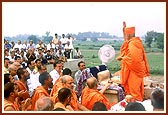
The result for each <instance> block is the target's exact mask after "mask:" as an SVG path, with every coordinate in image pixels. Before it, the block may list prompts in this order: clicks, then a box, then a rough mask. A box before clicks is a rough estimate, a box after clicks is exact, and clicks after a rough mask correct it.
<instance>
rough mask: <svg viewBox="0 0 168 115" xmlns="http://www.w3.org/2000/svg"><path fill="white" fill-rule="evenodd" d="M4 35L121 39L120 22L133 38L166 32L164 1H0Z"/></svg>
mask: <svg viewBox="0 0 168 115" xmlns="http://www.w3.org/2000/svg"><path fill="white" fill-rule="evenodd" d="M2 13H3V14H2V27H3V28H2V29H3V32H2V33H3V35H4V36H15V35H17V34H34V35H40V36H42V35H45V32H46V31H50V33H51V35H52V36H54V33H58V34H59V35H61V34H63V33H64V34H67V33H75V34H77V33H78V32H88V31H91V32H108V33H110V34H111V35H117V36H122V22H123V21H126V23H127V26H135V27H136V35H137V36H143V35H145V34H146V32H147V31H151V30H154V31H157V32H166V2H134V3H133V2H101V3H100V2H85V3H83V2H59V3H58V2H28V3H26V2H2Z"/></svg>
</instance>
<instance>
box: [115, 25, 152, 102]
mask: <svg viewBox="0 0 168 115" xmlns="http://www.w3.org/2000/svg"><path fill="white" fill-rule="evenodd" d="M123 32H124V39H125V40H124V42H125V44H126V45H125V48H124V49H123V51H122V53H123V54H122V55H120V56H118V57H117V60H119V61H122V62H121V71H120V76H121V84H122V85H123V86H124V90H125V94H126V95H132V96H133V97H134V98H135V99H136V100H137V101H143V97H144V81H143V78H144V77H146V76H149V66H148V62H147V58H146V54H145V51H144V48H143V44H142V41H141V39H140V38H139V37H135V27H124V28H123Z"/></svg>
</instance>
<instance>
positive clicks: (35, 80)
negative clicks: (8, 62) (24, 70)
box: [30, 72, 41, 89]
mask: <svg viewBox="0 0 168 115" xmlns="http://www.w3.org/2000/svg"><path fill="white" fill-rule="evenodd" d="M39 75H40V74H39V72H37V73H35V74H31V76H30V79H31V83H32V85H33V89H36V88H37V86H41V83H40V82H39Z"/></svg>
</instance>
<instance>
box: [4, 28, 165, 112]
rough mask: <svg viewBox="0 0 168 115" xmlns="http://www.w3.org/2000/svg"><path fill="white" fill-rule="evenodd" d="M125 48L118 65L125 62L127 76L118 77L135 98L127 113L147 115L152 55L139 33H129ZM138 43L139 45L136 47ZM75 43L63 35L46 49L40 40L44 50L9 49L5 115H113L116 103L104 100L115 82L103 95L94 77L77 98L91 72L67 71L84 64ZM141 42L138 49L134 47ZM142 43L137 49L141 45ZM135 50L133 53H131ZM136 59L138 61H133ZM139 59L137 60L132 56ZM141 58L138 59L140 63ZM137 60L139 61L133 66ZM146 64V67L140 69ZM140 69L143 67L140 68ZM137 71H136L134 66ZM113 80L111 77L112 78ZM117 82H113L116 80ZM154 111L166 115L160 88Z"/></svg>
mask: <svg viewBox="0 0 168 115" xmlns="http://www.w3.org/2000/svg"><path fill="white" fill-rule="evenodd" d="M123 33H124V38H125V40H124V44H123V45H122V47H121V52H120V55H119V56H118V57H117V60H119V61H122V63H121V70H120V71H119V72H116V73H115V74H113V76H114V75H117V74H118V75H119V76H120V78H121V82H120V85H121V86H122V89H123V90H124V91H125V92H124V95H125V96H126V97H127V95H131V96H132V97H133V99H134V100H131V101H129V102H128V101H127V105H126V106H125V111H146V110H145V107H144V106H143V105H142V104H141V103H139V102H142V101H143V94H144V89H143V87H144V86H143V77H145V76H148V75H149V69H148V64H147V59H146V55H145V53H144V50H143V47H142V45H141V42H140V39H139V38H133V37H135V30H134V28H133V29H132V28H131V29H130V28H126V27H124V29H123ZM134 40H135V41H134ZM72 41H73V37H71V36H68V38H65V35H64V34H62V38H61V39H59V38H58V35H57V34H55V37H54V38H53V39H52V41H51V42H50V43H49V44H48V45H45V44H43V42H42V41H41V40H40V41H39V43H38V44H36V45H35V44H33V41H32V40H30V41H29V44H27V41H25V42H24V43H23V44H21V41H20V40H18V42H17V44H14V43H13V42H12V43H13V44H10V43H9V41H8V40H5V44H4V67H3V74H4V111H110V110H112V109H111V107H113V106H114V105H116V104H117V103H116V102H110V101H109V100H108V99H107V97H106V96H105V95H104V92H105V90H106V89H108V88H109V86H110V85H112V83H113V82H107V83H106V84H105V85H104V86H103V87H102V88H101V89H100V90H98V86H99V85H100V83H99V79H97V77H95V76H91V77H88V78H87V79H86V81H85V84H81V85H84V87H83V88H82V92H81V95H77V94H78V92H77V90H76V88H77V87H78V85H79V84H78V83H79V79H81V78H80V77H81V74H82V72H83V70H86V65H85V62H84V61H80V62H79V63H78V65H76V66H78V68H79V70H78V71H77V72H76V73H75V74H74V76H73V75H72V71H71V69H69V68H65V67H64V62H65V61H66V59H70V58H72V57H74V58H83V56H82V55H81V52H80V50H79V48H78V47H77V48H76V51H75V54H73V53H72V50H73V49H74V48H73V44H72ZM134 42H135V43H134ZM136 43H137V45H136V47H137V46H138V48H140V49H141V50H138V48H136V47H135V44H136ZM129 50H130V51H129ZM134 53H136V54H135V55H133V54H134ZM132 55H133V56H135V57H131V56H132ZM137 58H138V59H137ZM130 59H132V60H137V61H133V62H134V63H132V60H131V61H130ZM139 62H141V63H139ZM46 64H53V70H52V71H50V72H48V70H47V67H46ZM138 64H139V65H138ZM134 65H135V66H134ZM110 75H111V74H110ZM110 75H109V78H110V77H113V76H110ZM151 105H152V106H153V111H159V110H161V111H163V110H164V91H163V90H162V89H159V88H157V89H156V90H154V91H153V93H152V94H151Z"/></svg>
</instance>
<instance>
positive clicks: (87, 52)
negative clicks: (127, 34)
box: [74, 42, 164, 75]
mask: <svg viewBox="0 0 168 115" xmlns="http://www.w3.org/2000/svg"><path fill="white" fill-rule="evenodd" d="M121 43H122V42H111V43H109V42H98V43H97V42H96V43H93V42H83V43H82V42H81V43H77V44H74V46H75V47H76V46H78V47H79V48H80V50H81V52H82V54H83V55H84V60H85V63H86V66H87V67H93V66H97V65H100V64H101V61H100V60H99V58H98V50H99V48H100V47H101V46H103V45H104V44H110V45H112V46H113V47H114V48H115V47H117V48H115V51H116V56H118V54H119V50H116V49H118V48H119V46H120V45H121ZM146 55H147V59H148V63H149V67H150V74H154V75H164V53H162V52H158V51H157V52H151V53H146ZM107 66H108V68H109V70H110V71H111V72H112V73H114V72H116V71H118V70H119V69H120V62H119V61H117V60H115V59H114V60H112V61H111V62H110V63H108V64H107Z"/></svg>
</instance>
